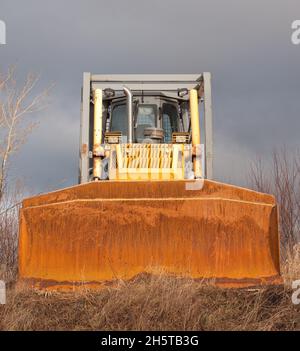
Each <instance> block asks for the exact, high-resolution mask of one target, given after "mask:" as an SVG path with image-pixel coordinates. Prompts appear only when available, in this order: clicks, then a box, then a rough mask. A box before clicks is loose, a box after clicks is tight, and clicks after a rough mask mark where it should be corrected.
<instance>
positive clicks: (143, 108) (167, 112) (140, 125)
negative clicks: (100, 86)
mask: <svg viewBox="0 0 300 351" xmlns="http://www.w3.org/2000/svg"><path fill="white" fill-rule="evenodd" d="M185 109H186V103H185V102H181V101H178V100H177V99H172V98H167V97H164V96H136V95H135V96H134V99H133V142H134V143H164V144H169V143H171V142H172V133H174V132H182V131H185V130H187V129H188V126H187V123H184V117H185V114H184V113H182V111H183V112H184V111H185ZM186 113H187V111H186ZM186 117H187V116H186ZM186 119H187V118H186ZM106 132H121V138H122V142H123V143H126V142H127V137H128V119H127V104H126V99H125V98H123V99H120V98H119V99H118V98H116V99H112V101H111V103H110V113H108V121H107V124H106Z"/></svg>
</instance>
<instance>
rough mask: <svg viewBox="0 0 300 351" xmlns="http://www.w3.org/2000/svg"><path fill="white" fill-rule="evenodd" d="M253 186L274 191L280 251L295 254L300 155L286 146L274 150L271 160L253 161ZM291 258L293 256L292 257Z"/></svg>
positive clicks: (299, 226)
mask: <svg viewBox="0 0 300 351" xmlns="http://www.w3.org/2000/svg"><path fill="white" fill-rule="evenodd" d="M249 180H250V186H251V187H252V188H253V189H254V190H257V191H261V192H265V193H271V194H274V195H275V197H276V200H277V204H278V208H279V225H280V240H281V249H282V250H281V252H282V256H283V258H284V259H286V258H287V256H288V255H289V256H291V255H293V248H294V246H295V245H296V243H297V242H298V241H299V239H300V236H299V235H300V157H299V153H298V152H295V153H294V154H289V153H288V152H287V150H286V149H285V148H282V149H280V150H275V151H274V152H273V155H272V160H271V163H270V164H267V165H265V164H264V163H263V162H262V160H261V159H257V160H256V161H255V162H253V163H252V165H251V169H250V174H249ZM290 261H292V259H290Z"/></svg>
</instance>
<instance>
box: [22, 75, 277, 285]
mask: <svg viewBox="0 0 300 351" xmlns="http://www.w3.org/2000/svg"><path fill="white" fill-rule="evenodd" d="M212 136H213V123H212V101H211V74H210V73H209V72H204V73H202V74H176V75H170V74H169V75H162V74H158V75H155V74H152V75H150V74H147V75H135V74H133V75H99V74H91V73H84V75H83V86H82V90H81V128H80V152H79V160H80V162H79V182H78V183H79V184H78V185H75V186H71V187H68V188H65V189H62V190H57V191H54V192H50V193H47V194H42V195H38V196H33V197H30V198H26V199H24V200H23V202H22V207H21V209H20V232H19V234H20V235H19V278H20V281H22V282H23V283H24V284H26V285H27V286H28V287H31V288H34V289H46V290H70V289H71V290H74V289H77V288H82V287H85V288H91V289H97V288H102V287H103V286H107V285H110V284H113V283H114V282H116V281H119V280H123V281H126V280H130V279H133V278H134V277H136V276H137V275H139V274H142V273H149V274H156V273H157V272H161V271H163V272H164V273H166V274H170V275H176V276H180V277H181V276H182V277H189V278H193V279H197V280H201V281H204V282H208V283H209V284H215V285H217V286H221V287H238V288H242V287H249V286H261V285H266V284H280V283H281V276H280V264H279V238H278V235H279V234H278V211H277V206H276V201H275V199H274V197H273V196H272V195H269V194H264V193H259V192H256V191H253V190H250V189H246V188H242V187H237V186H234V185H229V184H223V183H221V182H217V181H214V180H213V138H212Z"/></svg>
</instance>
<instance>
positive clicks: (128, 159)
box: [109, 144, 186, 179]
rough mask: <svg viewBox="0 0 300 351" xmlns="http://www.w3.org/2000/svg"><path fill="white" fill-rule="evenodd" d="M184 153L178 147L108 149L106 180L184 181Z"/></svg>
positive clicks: (113, 147)
mask: <svg viewBox="0 0 300 351" xmlns="http://www.w3.org/2000/svg"><path fill="white" fill-rule="evenodd" d="M184 152H185V150H184V145H180V144H176V145H172V144H119V145H111V152H110V154H111V156H110V167H109V169H110V171H109V179H184V176H185V172H184V171H185V167H184V162H185V159H184V157H183V154H184ZM185 153H186V152H185Z"/></svg>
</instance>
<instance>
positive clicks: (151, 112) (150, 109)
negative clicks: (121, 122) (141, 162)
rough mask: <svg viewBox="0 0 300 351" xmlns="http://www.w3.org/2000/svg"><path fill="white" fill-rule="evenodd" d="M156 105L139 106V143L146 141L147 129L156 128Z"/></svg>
mask: <svg viewBox="0 0 300 351" xmlns="http://www.w3.org/2000/svg"><path fill="white" fill-rule="evenodd" d="M156 111H157V106H156V105H146V104H143V105H139V107H138V111H137V119H136V131H135V135H136V140H137V142H138V143H140V142H142V141H143V140H144V139H145V136H144V130H145V128H149V127H155V126H156Z"/></svg>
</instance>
